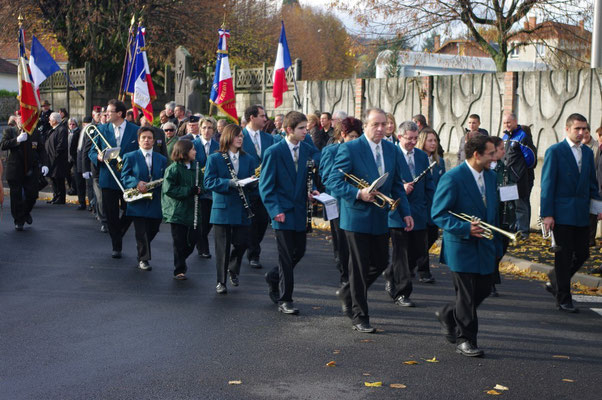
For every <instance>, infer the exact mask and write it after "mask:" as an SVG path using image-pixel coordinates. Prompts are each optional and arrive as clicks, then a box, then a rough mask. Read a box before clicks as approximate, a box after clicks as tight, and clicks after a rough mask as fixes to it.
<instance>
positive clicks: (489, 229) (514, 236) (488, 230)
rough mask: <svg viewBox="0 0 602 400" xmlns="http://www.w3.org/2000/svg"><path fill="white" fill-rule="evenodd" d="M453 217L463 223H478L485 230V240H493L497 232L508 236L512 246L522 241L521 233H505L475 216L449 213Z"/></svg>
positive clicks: (483, 234)
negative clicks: (494, 233)
mask: <svg viewBox="0 0 602 400" xmlns="http://www.w3.org/2000/svg"><path fill="white" fill-rule="evenodd" d="M448 212H449V213H450V214H451V215H453V216H454V217H456V218H459V219H461V220H462V221H466V222H473V221H477V222H478V223H479V224H478V226H479V228H481V229H483V231H484V232H483V233H482V234H481V235H482V236H483V237H484V238H485V239H489V240H492V239H493V232H497V233H499V234H501V235H504V236H506V237H507V238H508V239H510V241H511V242H512V244H513V245H514V244H516V242H517V241H518V240H519V239H520V233H511V232H508V231H505V230H503V229H500V228H498V227H497V226H494V225H491V224H488V223H487V222H483V221H481V219H480V218H477V217H475V216H472V215H468V214H466V213H460V214H457V213H455V212H453V211H448Z"/></svg>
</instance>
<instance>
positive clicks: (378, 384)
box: [364, 382, 383, 387]
mask: <svg viewBox="0 0 602 400" xmlns="http://www.w3.org/2000/svg"><path fill="white" fill-rule="evenodd" d="M382 385H383V383H382V382H364V386H368V387H381V386H382Z"/></svg>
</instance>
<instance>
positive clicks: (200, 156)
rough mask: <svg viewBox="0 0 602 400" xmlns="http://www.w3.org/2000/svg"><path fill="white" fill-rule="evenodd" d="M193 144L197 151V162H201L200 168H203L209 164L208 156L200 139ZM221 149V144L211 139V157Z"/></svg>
mask: <svg viewBox="0 0 602 400" xmlns="http://www.w3.org/2000/svg"><path fill="white" fill-rule="evenodd" d="M192 144H193V145H194V149H195V150H196V160H197V161H198V162H199V168H203V167H204V166H205V164H207V154H205V147H204V146H203V142H201V139H200V138H197V139H194V140H193V142H192ZM218 149H219V143H217V142H216V141H215V140H213V139H211V141H210V142H209V155H212V154H213V153H215V152H216V151H217V150H218Z"/></svg>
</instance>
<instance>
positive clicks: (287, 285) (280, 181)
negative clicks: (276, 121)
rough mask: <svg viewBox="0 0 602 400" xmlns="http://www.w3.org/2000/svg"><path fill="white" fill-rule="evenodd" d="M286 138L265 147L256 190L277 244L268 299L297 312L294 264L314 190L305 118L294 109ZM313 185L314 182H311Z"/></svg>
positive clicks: (286, 121)
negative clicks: (309, 191) (294, 291)
mask: <svg viewBox="0 0 602 400" xmlns="http://www.w3.org/2000/svg"><path fill="white" fill-rule="evenodd" d="M283 127H284V130H285V131H286V138H285V139H284V140H281V141H280V142H278V143H277V144H275V145H274V146H272V147H270V148H268V149H267V150H266V151H265V153H264V157H263V167H262V170H261V179H260V182H259V194H260V195H261V199H262V200H263V204H265V207H266V209H267V212H268V214H269V216H270V218H272V227H273V228H274V230H275V233H276V244H277V247H278V266H277V267H274V268H273V269H272V270H271V271H270V272H268V273H267V274H266V275H265V278H266V281H267V283H268V286H269V295H270V299H272V301H273V302H274V303H278V310H279V311H280V312H282V313H285V314H298V313H299V310H298V309H296V308H294V306H293V288H294V274H293V268H295V265H297V263H298V262H299V261H301V258H302V257H303V255H304V254H305V243H306V239H307V238H306V231H307V222H308V221H307V209H308V204H307V202H308V201H310V200H311V197H312V195H317V194H318V192H317V191H313V190H312V193H308V173H309V170H310V166H313V164H312V165H310V164H308V161H310V160H311V156H312V152H313V149H311V148H310V147H309V146H308V145H307V144H305V143H302V142H303V140H304V138H305V136H306V134H307V118H306V117H305V115H303V114H301V113H300V112H297V111H291V112H289V113H288V114H287V115H286V116H285V117H284V123H283ZM312 187H313V185H312Z"/></svg>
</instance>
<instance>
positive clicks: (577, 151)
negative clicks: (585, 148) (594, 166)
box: [566, 137, 583, 172]
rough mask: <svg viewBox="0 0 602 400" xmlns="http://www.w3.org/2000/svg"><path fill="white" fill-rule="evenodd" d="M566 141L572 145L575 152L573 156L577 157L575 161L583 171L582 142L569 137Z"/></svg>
mask: <svg viewBox="0 0 602 400" xmlns="http://www.w3.org/2000/svg"><path fill="white" fill-rule="evenodd" d="M566 142H567V143H568V144H569V146H570V147H571V151H572V152H573V157H575V162H576V163H577V168H579V172H581V159H582V158H583V153H582V148H581V143H574V142H573V141H572V140H571V139H569V138H568V137H567V138H566Z"/></svg>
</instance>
